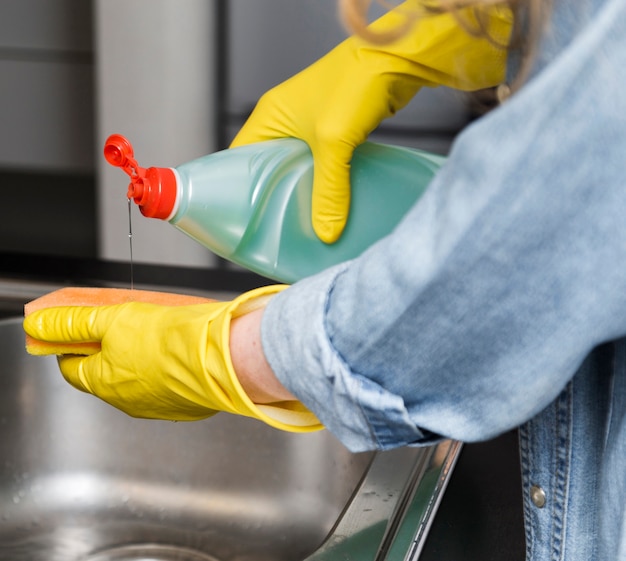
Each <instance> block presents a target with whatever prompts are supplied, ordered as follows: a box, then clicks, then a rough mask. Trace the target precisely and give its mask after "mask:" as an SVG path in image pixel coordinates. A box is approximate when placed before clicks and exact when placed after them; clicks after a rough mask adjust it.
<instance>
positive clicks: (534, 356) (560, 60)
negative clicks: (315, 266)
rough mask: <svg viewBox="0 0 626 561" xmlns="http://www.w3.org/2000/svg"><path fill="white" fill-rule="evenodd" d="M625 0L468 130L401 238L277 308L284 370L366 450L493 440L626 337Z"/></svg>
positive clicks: (268, 330)
mask: <svg viewBox="0 0 626 561" xmlns="http://www.w3.org/2000/svg"><path fill="white" fill-rule="evenodd" d="M624 4H625V2H624V0H610V1H608V2H607V3H606V4H605V8H604V9H603V10H601V11H599V12H598V13H597V14H595V15H594V17H593V18H591V20H590V23H588V25H584V26H582V25H581V29H580V30H579V31H578V32H577V34H576V35H575V36H574V38H573V39H571V41H568V44H567V45H566V47H565V48H563V49H562V50H561V51H560V52H559V53H558V56H554V57H553V58H552V59H551V60H549V61H547V63H546V64H545V66H544V67H543V68H542V69H541V71H540V72H538V73H537V74H536V75H535V76H534V77H533V79H532V80H530V81H529V82H528V83H527V84H526V85H525V86H524V88H523V89H522V90H521V91H520V92H519V93H518V94H516V95H515V96H513V97H512V98H511V99H510V100H509V101H507V102H506V103H505V104H504V105H503V106H501V107H500V108H498V109H496V110H494V111H492V112H491V113H489V114H488V115H486V116H485V117H483V118H482V119H480V120H479V121H477V122H476V123H474V124H473V125H471V126H470V127H468V128H467V129H466V130H465V131H463V133H462V134H461V135H460V136H459V137H458V138H457V141H456V142H455V144H454V146H453V149H452V151H451V154H450V157H449V160H448V162H447V163H446V165H445V166H444V168H443V169H442V170H441V172H440V173H439V174H438V175H437V176H436V177H435V179H434V180H433V182H432V184H431V185H430V187H429V189H428V192H427V193H426V195H425V196H424V197H423V198H422V199H421V200H420V201H419V202H418V203H417V204H416V205H415V206H414V207H413V208H412V209H411V210H410V211H409V213H408V214H407V216H406V217H405V219H404V220H403V222H402V223H401V224H400V225H399V226H398V228H397V229H396V230H395V231H394V232H393V233H392V234H391V235H390V236H388V237H387V238H385V239H384V240H382V241H381V242H379V243H378V244H377V245H375V246H374V247H372V248H370V249H369V250H368V251H367V252H365V253H364V254H363V255H362V256H361V257H359V258H358V259H355V260H353V261H351V262H348V263H345V264H342V265H339V266H337V267H334V268H332V269H329V270H327V271H324V272H323V273H321V274H319V275H317V276H315V277H311V278H309V279H305V280H303V281H301V282H299V283H296V284H295V285H294V286H292V287H290V288H289V289H288V290H286V291H284V292H283V293H281V294H280V295H278V296H276V297H275V298H274V299H273V300H272V301H271V302H270V303H269V305H268V307H267V309H266V311H265V314H264V318H263V324H262V338H263V347H264V350H265V353H266V355H267V357H268V360H269V362H270V364H271V366H272V368H273V369H274V371H275V372H276V374H277V376H278V377H279V379H280V380H281V381H282V383H283V384H285V386H287V387H288V388H289V389H290V390H291V391H292V392H293V393H294V394H295V395H297V396H298V397H299V398H300V399H301V400H302V401H303V402H304V403H305V404H306V405H307V406H308V407H310V409H311V410H313V411H314V412H315V413H316V414H317V416H318V417H319V419H320V420H321V421H322V422H323V423H324V425H325V426H326V427H327V428H328V429H329V430H331V431H332V432H333V433H334V434H335V435H336V436H337V437H338V438H340V439H341V440H342V441H343V442H344V444H346V445H347V446H348V447H349V448H351V449H353V450H364V449H372V448H383V449H384V448H389V447H394V446H400V445H405V444H421V443H428V442H431V441H432V440H433V439H435V438H437V436H438V435H441V436H444V437H450V438H455V439H460V440H465V441H472V440H480V439H486V438H490V437H492V436H494V435H496V434H498V433H500V432H503V431H505V430H508V429H510V428H513V427H515V426H518V425H519V424H520V423H522V422H524V421H526V420H528V419H530V418H531V417H532V416H534V415H535V414H536V413H538V412H539V411H541V410H542V409H543V408H544V407H546V406H547V405H548V404H549V403H550V402H551V401H552V400H553V399H554V398H555V397H556V396H557V394H558V393H559V392H560V390H561V389H562V388H563V387H564V385H565V384H566V383H567V381H568V380H569V379H570V378H571V377H572V375H573V374H574V372H575V371H576V369H577V367H578V365H579V364H580V363H581V362H582V361H583V360H584V358H585V356H586V355H587V354H588V353H589V351H590V350H591V349H592V348H593V347H595V346H596V345H597V344H599V343H601V342H604V341H607V340H611V339H614V338H617V337H619V336H623V335H625V334H626V180H625V179H624V175H625V172H624V169H623V168H624V166H623V163H622V162H623V161H624V158H625V154H626V95H624V91H625V86H626V80H625V79H624V72H623V69H624V68H626V24H625V22H626V16H625V12H624ZM556 32H558V29H557V30H556ZM381 188H384V185H381Z"/></svg>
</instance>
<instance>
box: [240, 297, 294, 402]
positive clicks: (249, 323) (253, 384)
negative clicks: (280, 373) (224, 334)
mask: <svg viewBox="0 0 626 561" xmlns="http://www.w3.org/2000/svg"><path fill="white" fill-rule="evenodd" d="M262 317H263V310H262V309H260V310H256V311H254V312H250V313H249V314H245V315H243V316H240V317H238V318H236V319H234V320H233V321H232V323H231V327H230V356H231V360H232V364H233V368H234V369H235V373H236V374H237V377H238V378H239V382H240V383H241V386H242V387H243V389H244V391H245V392H246V394H247V395H248V397H250V399H251V400H252V401H253V402H254V403H272V402H276V401H291V400H296V399H297V398H296V397H294V396H293V395H292V394H291V393H290V392H289V390H287V388H285V386H283V385H282V384H281V383H280V382H279V381H278V378H276V375H275V374H274V372H273V371H272V368H271V367H270V365H269V363H268V362H267V359H266V358H265V353H264V352H263V346H262V344H261V318H262Z"/></svg>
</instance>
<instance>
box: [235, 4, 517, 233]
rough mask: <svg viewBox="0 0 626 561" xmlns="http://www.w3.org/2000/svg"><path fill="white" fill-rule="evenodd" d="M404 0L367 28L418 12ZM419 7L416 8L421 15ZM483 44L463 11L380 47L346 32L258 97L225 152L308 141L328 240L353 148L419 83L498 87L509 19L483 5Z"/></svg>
mask: <svg viewBox="0 0 626 561" xmlns="http://www.w3.org/2000/svg"><path fill="white" fill-rule="evenodd" d="M423 5H424V1H423V0H408V1H406V2H404V3H402V4H400V5H399V6H398V7H397V8H396V9H394V10H392V11H390V12H389V13H387V14H385V15H384V16H383V17H381V18H380V19H378V20H376V21H375V22H374V23H372V24H371V25H370V28H371V30H372V31H374V32H377V33H384V32H389V31H392V30H394V29H396V28H399V27H400V26H402V25H403V24H405V23H406V18H407V14H411V13H412V12H415V11H417V12H418V13H421V12H423ZM420 10H421V12H420ZM485 10H488V11H487V12H486V16H488V17H487V18H486V21H484V22H481V24H482V25H483V26H485V27H486V31H487V32H488V33H489V36H490V37H492V38H493V41H490V40H489V39H487V38H484V37H475V36H473V35H472V34H470V33H469V32H468V31H467V30H466V29H465V28H464V27H463V25H462V24H461V23H460V22H459V19H460V20H461V21H465V22H466V23H467V26H468V27H470V28H472V27H474V28H476V27H477V26H478V25H479V24H478V22H476V20H475V18H474V16H473V12H472V11H471V9H469V8H468V9H463V10H459V12H458V13H457V14H450V13H442V14H428V15H425V16H424V17H420V18H418V19H417V20H416V23H415V24H414V26H413V28H411V29H410V30H409V31H408V32H406V33H404V34H403V35H402V36H401V37H400V38H399V39H397V40H395V41H393V42H391V43H389V44H383V45H373V44H370V43H366V42H365V41H364V40H363V39H360V38H359V37H355V36H353V37H350V38H348V39H346V40H345V41H344V42H342V43H341V44H340V45H338V46H337V47H335V48H334V49H333V50H332V51H330V52H329V53H328V54H327V55H325V56H324V57H322V58H321V59H319V60H318V61H317V62H315V63H313V64H312V65H311V66H309V67H308V68H305V69H304V70H303V71H301V72H300V73H298V74H296V75H295V76H293V77H292V78H290V79H288V80H287V81H285V82H283V83H282V84H279V85H278V86H276V87H275V88H273V89H271V90H270V91H268V92H267V93H265V94H264V95H263V97H262V98H261V99H260V100H259V102H258V104H257V106H256V107H255V109H254V111H253V112H252V114H251V115H250V117H249V118H248V120H247V122H246V123H245V124H244V126H243V127H242V129H241V130H240V131H239V133H238V134H237V136H236V137H235V139H234V140H233V142H232V144H231V148H233V147H237V146H242V145H245V144H251V143H254V142H261V141H263V140H270V139H273V138H280V137H286V136H287V137H295V138H300V139H302V140H304V141H306V142H307V144H308V145H309V148H310V149H311V152H312V155H313V162H314V172H313V201H312V213H313V216H312V221H313V228H314V230H315V232H316V234H317V235H318V237H319V238H320V239H321V240H322V241H324V242H327V243H332V242H334V241H336V240H337V239H338V238H339V237H340V236H341V233H342V231H343V229H344V226H345V224H346V221H347V218H348V213H349V209H350V161H351V159H352V153H353V152H354V149H355V148H356V147H357V146H358V145H359V144H361V143H363V142H364V141H365V140H366V139H367V137H368V135H369V134H370V133H371V132H372V131H373V130H374V129H375V128H376V127H377V126H378V125H379V124H380V123H381V121H383V120H384V119H386V118H387V117H390V116H392V115H393V114H394V113H396V112H397V111H398V110H400V109H401V108H402V107H404V106H405V105H406V104H407V103H408V102H409V101H410V100H411V98H412V97H414V95H415V94H416V92H417V91H418V90H419V89H420V88H421V87H423V86H430V87H434V86H439V85H443V86H449V87H452V88H455V89H460V90H467V91H472V90H479V89H483V88H488V87H492V86H496V85H499V84H500V83H501V82H502V81H503V79H504V74H505V65H506V50H505V49H503V48H502V47H501V45H502V44H505V43H506V41H507V40H508V37H509V35H510V32H511V24H512V16H511V12H510V10H508V9H506V8H504V7H497V6H494V7H490V8H485Z"/></svg>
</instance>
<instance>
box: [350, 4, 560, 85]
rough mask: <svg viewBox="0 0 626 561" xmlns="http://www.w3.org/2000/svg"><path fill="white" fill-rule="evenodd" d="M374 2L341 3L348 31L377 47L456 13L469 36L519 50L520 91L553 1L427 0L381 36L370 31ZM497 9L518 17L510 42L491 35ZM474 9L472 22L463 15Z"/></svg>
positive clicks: (405, 13) (515, 81) (517, 77)
mask: <svg viewBox="0 0 626 561" xmlns="http://www.w3.org/2000/svg"><path fill="white" fill-rule="evenodd" d="M376 1H377V2H378V3H379V4H381V5H382V6H385V7H386V8H387V9H392V8H394V7H395V6H393V5H390V4H389V3H388V2H387V1H386V0H376ZM371 2H372V0H338V8H339V17H340V19H341V21H342V22H343V24H344V26H345V27H346V29H347V30H348V31H349V32H350V33H353V34H355V35H358V36H360V37H362V38H363V39H365V40H366V41H369V42H371V43H374V44H384V43H388V42H390V41H393V40H394V39H397V38H398V37H400V36H401V35H403V34H405V33H408V32H409V31H410V28H411V26H412V25H413V23H414V22H415V21H416V20H417V19H419V18H421V17H428V15H433V14H440V13H452V14H454V15H456V17H457V18H458V21H459V25H461V26H462V27H463V28H464V29H465V30H466V31H467V32H468V33H470V34H472V35H475V36H478V37H485V38H486V39H487V40H489V41H491V42H492V43H494V44H495V45H497V46H499V47H501V48H503V49H516V50H518V51H519V52H520V54H521V65H520V68H519V71H518V73H517V75H516V77H515V79H514V81H513V83H512V84H510V85H509V86H508V89H510V91H515V90H517V89H518V88H519V87H520V86H521V84H522V83H523V82H524V81H525V80H526V78H527V77H528V73H529V72H530V68H531V64H532V61H533V59H534V57H535V53H536V50H537V46H538V42H539V37H540V35H541V33H542V30H543V28H544V25H545V24H546V22H547V21H548V19H549V13H550V7H551V0H423V2H422V3H421V9H420V10H417V9H411V10H408V9H407V10H404V15H405V16H406V18H405V23H404V24H402V25H400V26H399V27H398V28H396V29H393V30H391V31H388V32H385V33H380V32H375V31H372V30H371V29H369V28H368V23H369V22H368V17H367V16H368V10H369V7H370V4H371ZM493 6H508V7H509V8H510V9H511V11H512V12H513V15H514V25H513V30H512V33H511V36H510V39H509V41H508V42H507V43H506V44H502V43H501V42H499V41H498V40H496V39H495V38H493V37H491V36H490V34H489V15H488V10H489V8H490V7H493ZM468 8H469V9H470V10H471V13H472V18H471V20H472V23H470V21H469V20H468V18H467V17H462V16H461V15H460V11H461V10H465V9H468Z"/></svg>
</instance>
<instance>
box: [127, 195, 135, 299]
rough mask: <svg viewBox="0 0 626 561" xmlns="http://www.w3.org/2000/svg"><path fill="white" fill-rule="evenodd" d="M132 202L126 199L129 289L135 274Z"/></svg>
mask: <svg viewBox="0 0 626 561" xmlns="http://www.w3.org/2000/svg"><path fill="white" fill-rule="evenodd" d="M131 209H132V204H131V200H130V198H129V199H128V246H129V248H130V289H131V290H133V289H134V288H135V274H134V270H133V220H132V212H131Z"/></svg>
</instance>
